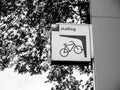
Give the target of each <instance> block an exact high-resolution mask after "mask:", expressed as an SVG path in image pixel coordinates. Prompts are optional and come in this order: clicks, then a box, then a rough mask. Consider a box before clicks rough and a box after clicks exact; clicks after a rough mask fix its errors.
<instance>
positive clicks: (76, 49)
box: [74, 45, 83, 54]
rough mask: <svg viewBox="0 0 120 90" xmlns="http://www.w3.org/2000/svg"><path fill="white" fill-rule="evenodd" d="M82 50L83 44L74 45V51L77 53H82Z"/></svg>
mask: <svg viewBox="0 0 120 90" xmlns="http://www.w3.org/2000/svg"><path fill="white" fill-rule="evenodd" d="M82 51H83V48H82V47H81V46H79V45H76V46H75V47H74V52H75V53H76V54H81V53H82Z"/></svg>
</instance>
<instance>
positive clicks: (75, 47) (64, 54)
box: [59, 41, 84, 57]
mask: <svg viewBox="0 0 120 90" xmlns="http://www.w3.org/2000/svg"><path fill="white" fill-rule="evenodd" d="M69 42H71V44H67V43H64V44H63V45H64V48H62V49H60V51H59V54H60V55H61V56H62V57H67V56H68V55H69V53H70V52H71V51H72V50H73V51H74V53H76V54H81V53H82V51H83V50H84V49H83V48H82V46H80V45H76V44H75V43H74V42H73V41H69ZM69 46H71V48H69Z"/></svg>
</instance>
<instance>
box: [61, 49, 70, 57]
mask: <svg viewBox="0 0 120 90" xmlns="http://www.w3.org/2000/svg"><path fill="white" fill-rule="evenodd" d="M59 54H60V56H62V57H67V56H68V54H69V51H68V50H67V49H66V48H62V49H60V51H59Z"/></svg>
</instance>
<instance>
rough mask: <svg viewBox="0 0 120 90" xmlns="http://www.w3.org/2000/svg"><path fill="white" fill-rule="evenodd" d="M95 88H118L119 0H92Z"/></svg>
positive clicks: (119, 47) (119, 76) (107, 89)
mask: <svg viewBox="0 0 120 90" xmlns="http://www.w3.org/2000/svg"><path fill="white" fill-rule="evenodd" d="M91 8H92V24H93V35H94V51H95V72H96V90H120V67H119V64H120V0H92V2H91Z"/></svg>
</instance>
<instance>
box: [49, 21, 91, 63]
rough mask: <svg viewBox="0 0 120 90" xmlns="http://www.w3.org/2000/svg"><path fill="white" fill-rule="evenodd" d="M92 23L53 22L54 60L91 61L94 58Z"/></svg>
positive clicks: (52, 45) (52, 55)
mask: <svg viewBox="0 0 120 90" xmlns="http://www.w3.org/2000/svg"><path fill="white" fill-rule="evenodd" d="M92 43H93V41H92V28H91V25H86V24H85V25H81V24H65V23H60V24H53V25H52V32H51V48H52V49H51V58H52V61H78V62H79V61H83V62H84V61H91V58H93V44H92Z"/></svg>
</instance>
